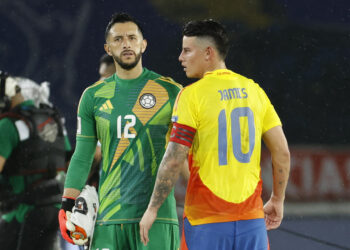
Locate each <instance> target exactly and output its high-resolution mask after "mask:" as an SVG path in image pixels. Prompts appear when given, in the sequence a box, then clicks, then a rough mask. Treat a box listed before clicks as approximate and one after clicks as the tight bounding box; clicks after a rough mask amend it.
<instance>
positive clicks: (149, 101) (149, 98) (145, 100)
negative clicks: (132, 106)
mask: <svg viewBox="0 0 350 250" xmlns="http://www.w3.org/2000/svg"><path fill="white" fill-rule="evenodd" d="M139 101H140V105H141V106H142V107H143V108H145V109H150V108H153V107H154V105H156V97H155V96H154V95H152V94H150V93H147V94H143V95H142V96H141V97H140V100H139Z"/></svg>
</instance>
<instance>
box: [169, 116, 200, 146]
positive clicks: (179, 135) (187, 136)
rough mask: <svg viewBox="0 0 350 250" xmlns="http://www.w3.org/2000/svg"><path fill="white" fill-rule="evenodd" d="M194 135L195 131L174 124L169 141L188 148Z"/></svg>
mask: <svg viewBox="0 0 350 250" xmlns="http://www.w3.org/2000/svg"><path fill="white" fill-rule="evenodd" d="M195 134H196V130H195V129H194V128H191V127H189V126H186V125H182V124H179V123H176V122H175V123H174V124H173V129H172V130H171V134H170V141H172V142H176V143H179V144H182V145H185V146H187V147H189V148H190V147H191V146H192V142H193V138H194V135H195Z"/></svg>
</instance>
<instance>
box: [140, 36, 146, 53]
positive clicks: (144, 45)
mask: <svg viewBox="0 0 350 250" xmlns="http://www.w3.org/2000/svg"><path fill="white" fill-rule="evenodd" d="M146 48H147V40H146V39H143V40H142V44H141V52H142V53H143V52H145V50H146Z"/></svg>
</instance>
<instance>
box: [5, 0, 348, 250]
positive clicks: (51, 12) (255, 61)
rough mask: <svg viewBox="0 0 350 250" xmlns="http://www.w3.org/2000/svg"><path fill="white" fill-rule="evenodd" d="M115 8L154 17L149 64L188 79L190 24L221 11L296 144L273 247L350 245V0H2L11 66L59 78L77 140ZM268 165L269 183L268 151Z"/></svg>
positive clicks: (240, 65) (58, 94)
mask: <svg viewBox="0 0 350 250" xmlns="http://www.w3.org/2000/svg"><path fill="white" fill-rule="evenodd" d="M115 11H126V12H128V13H130V14H132V15H134V16H135V17H137V18H138V19H140V20H141V22H142V23H143V26H144V29H145V37H146V39H147V40H148V48H147V51H146V53H145V54H144V59H143V62H144V65H145V66H146V67H147V68H149V69H151V70H155V71H156V72H158V73H161V74H163V75H167V76H171V77H172V78H174V79H175V80H176V81H178V82H179V83H182V84H183V85H186V84H188V83H190V82H191V80H188V79H186V77H185V74H184V72H183V71H182V68H181V66H180V64H179V62H178V56H179V54H180V51H181V26H182V24H183V23H184V22H185V21H187V20H190V19H199V18H214V19H217V20H220V21H222V22H223V23H224V24H225V25H226V26H227V28H228V30H229V31H230V33H231V37H232V44H231V49H230V53H229V56H228V60H227V65H228V67H229V68H230V69H233V70H234V71H235V72H237V73H240V74H243V75H245V76H247V77H249V78H253V79H254V80H255V81H256V82H258V83H259V84H260V85H261V86H262V87H263V88H264V89H265V91H266V92H267V94H268V95H269V97H270V99H271V101H272V103H273V104H274V106H275V108H276V110H277V112H278V113H279V115H280V117H281V119H282V122H283V124H284V130H285V133H286V136H287V138H288V141H289V143H290V146H291V152H292V169H291V178H290V183H289V186H288V190H287V201H288V203H287V204H286V217H285V220H284V222H283V224H282V227H281V229H280V230H275V231H273V232H270V233H269V236H270V243H271V249H272V250H275V249H286V250H288V249H308V250H309V249H321V250H322V249H350V240H349V237H348V232H349V231H350V216H349V214H350V147H349V139H350V129H349V127H350V116H349V115H350V105H349V101H348V99H349V98H348V95H349V93H350V91H349V90H350V59H349V58H350V1H349V0H336V1H329V0H308V1H300V0H249V1H248V0H217V1H212V0H191V1H185V0H171V1H170V0H147V1H146V0H144V1H139V0H128V1H121V0H120V1H111V0H110V1H108V0H105V1H103V0H75V1H54V0H35V1H24V0H16V1H10V0H1V1H0V69H1V70H6V71H8V72H9V73H10V74H13V75H21V76H25V77H28V78H31V79H33V80H35V81H36V82H39V83H40V82H43V81H46V80H47V81H49V82H51V100H52V101H53V102H54V103H55V104H56V105H57V106H58V107H59V109H60V110H61V111H62V112H63V114H64V116H65V117H66V119H67V127H68V133H69V136H70V138H71V141H72V142H73V144H74V143H75V141H74V133H75V129H76V108H77V104H78V101H79V97H80V95H81V93H82V91H83V90H84V88H85V87H87V86H88V85H90V84H92V83H93V82H94V81H96V80H97V79H98V65H99V58H100V56H101V55H102V54H103V53H104V50H103V44H104V30H105V27H106V24H107V22H108V20H109V18H110V16H111V15H112V13H113V12H115ZM262 167H263V171H262V175H263V178H264V191H265V194H266V193H268V192H269V190H270V189H271V177H270V174H271V170H270V169H271V167H270V162H269V158H268V155H267V153H266V152H264V154H263V156H262ZM178 189H179V190H182V192H183V191H184V190H183V189H182V187H181V183H180V184H179V187H178ZM264 197H265V198H266V195H265V196H264ZM179 199H181V197H179Z"/></svg>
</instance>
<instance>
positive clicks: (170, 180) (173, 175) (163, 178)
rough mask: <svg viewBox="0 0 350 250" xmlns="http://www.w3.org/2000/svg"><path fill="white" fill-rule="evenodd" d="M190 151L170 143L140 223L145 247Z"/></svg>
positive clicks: (187, 148)
mask: <svg viewBox="0 0 350 250" xmlns="http://www.w3.org/2000/svg"><path fill="white" fill-rule="evenodd" d="M189 149H190V148H189V147H187V146H184V145H181V144H178V143H176V142H169V145H168V147H167V150H166V152H165V154H164V156H163V160H162V162H161V163H160V166H159V169H158V174H157V180H156V183H155V186H154V189H153V193H152V196H151V200H150V202H149V205H148V208H147V210H146V212H145V213H144V215H143V217H142V219H141V221H140V236H141V241H142V242H143V244H144V245H147V243H148V241H149V239H148V231H149V229H150V228H151V226H152V224H153V222H154V221H155V219H156V218H157V212H158V209H159V208H160V206H161V205H162V204H163V202H164V200H165V199H166V198H167V197H168V195H169V193H170V191H171V190H172V189H173V187H174V186H175V183H176V181H177V179H178V178H179V174H180V172H181V171H182V168H183V166H184V164H185V161H186V159H187V155H188V151H189Z"/></svg>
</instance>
